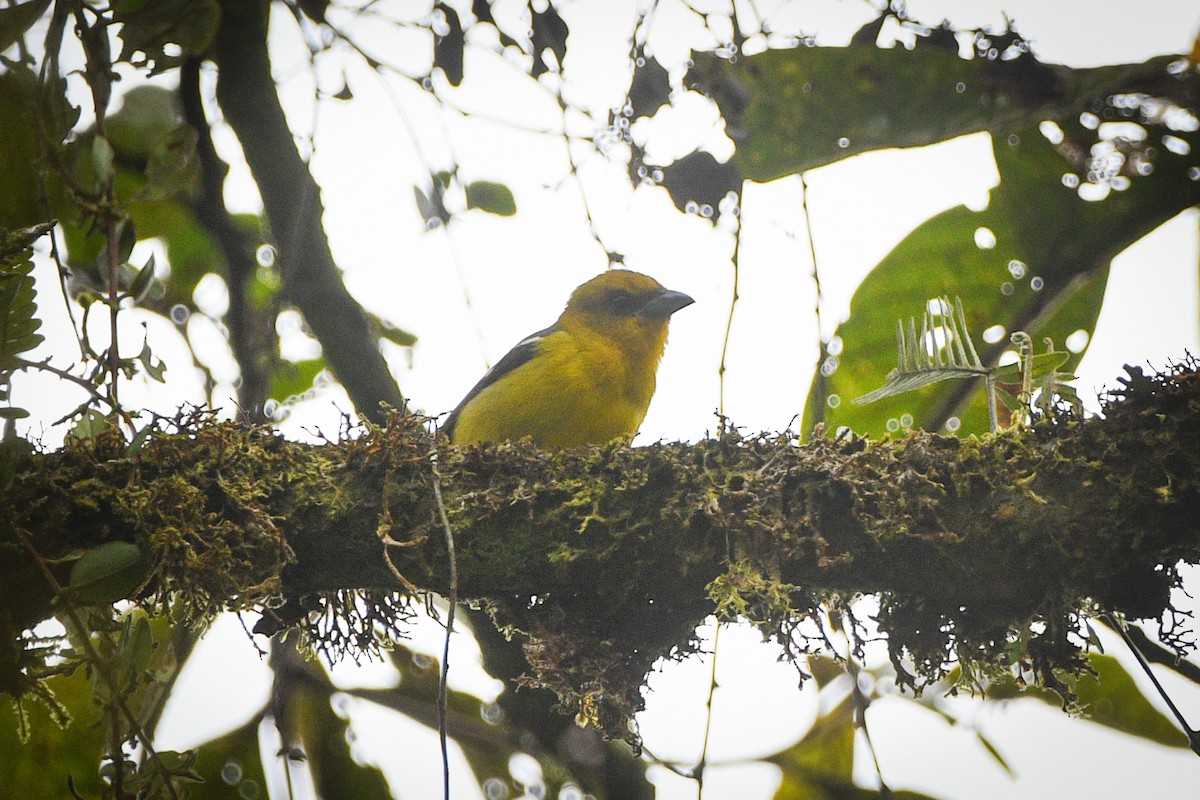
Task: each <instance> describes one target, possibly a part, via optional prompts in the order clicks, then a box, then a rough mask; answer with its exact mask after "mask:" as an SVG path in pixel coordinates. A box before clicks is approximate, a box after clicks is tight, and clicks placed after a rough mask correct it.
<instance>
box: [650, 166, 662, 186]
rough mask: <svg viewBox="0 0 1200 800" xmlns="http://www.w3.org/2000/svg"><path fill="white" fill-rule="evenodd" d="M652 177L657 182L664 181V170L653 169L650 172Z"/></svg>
mask: <svg viewBox="0 0 1200 800" xmlns="http://www.w3.org/2000/svg"><path fill="white" fill-rule="evenodd" d="M650 179H651V180H653V181H654V182H655V183H662V181H663V171H662V170H661V169H656V170H653V171H652V172H651V173H650Z"/></svg>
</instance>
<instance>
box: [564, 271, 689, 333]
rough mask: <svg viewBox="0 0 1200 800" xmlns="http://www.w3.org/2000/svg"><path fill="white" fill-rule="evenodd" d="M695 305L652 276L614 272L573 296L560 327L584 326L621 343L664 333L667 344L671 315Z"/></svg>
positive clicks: (591, 281)
mask: <svg viewBox="0 0 1200 800" xmlns="http://www.w3.org/2000/svg"><path fill="white" fill-rule="evenodd" d="M694 302H695V301H694V300H693V299H692V298H691V297H689V296H688V295H686V294H684V293H683V292H676V291H673V290H671V289H667V288H665V287H664V286H663V285H662V284H661V283H659V282H658V281H656V280H654V278H651V277H650V276H649V275H643V274H641V273H640V272H631V271H630V270H625V269H614V270H609V271H608V272H604V273H601V274H600V275H597V276H596V277H595V278H592V279H591V280H590V281H588V282H587V283H585V284H583V285H582V286H580V287H579V288H577V289H576V290H575V291H574V292H572V293H571V299H570V300H568V301H567V308H566V310H565V311H563V315H562V317H560V318H559V324H560V325H567V326H570V325H573V324H574V325H579V324H582V325H585V326H587V327H589V328H591V329H593V330H596V331H599V332H601V333H604V334H606V335H608V336H611V337H613V338H617V339H623V338H626V337H627V336H630V337H634V336H636V337H639V338H640V337H644V336H645V335H646V333H647V332H651V333H657V332H658V331H661V332H662V338H663V339H664V340H665V338H666V328H667V322H668V320H670V318H671V315H672V314H674V313H675V312H676V311H678V310H679V309H681V308H684V307H686V306H690V305H691V304H692V303H694ZM653 338H658V337H653Z"/></svg>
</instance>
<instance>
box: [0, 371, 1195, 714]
mask: <svg viewBox="0 0 1200 800" xmlns="http://www.w3.org/2000/svg"><path fill="white" fill-rule="evenodd" d="M1123 383H1125V384H1126V388H1125V389H1124V390H1122V391H1121V392H1120V394H1119V397H1118V398H1116V399H1113V400H1111V401H1110V403H1109V405H1108V406H1107V408H1106V416H1105V417H1104V418H1102V419H1101V418H1095V419H1087V420H1079V419H1075V418H1070V417H1060V418H1058V419H1045V420H1042V421H1041V422H1040V423H1038V424H1037V425H1035V426H1034V427H1032V428H1030V429H1024V430H1012V431H1007V432H1005V433H1002V434H1000V435H996V436H991V437H986V438H982V439H967V440H959V439H955V438H952V437H947V436H939V435H935V434H928V433H913V434H911V435H909V436H907V437H905V438H904V439H901V440H898V441H885V442H880V443H869V442H866V441H865V440H861V439H850V440H842V441H837V442H834V441H830V440H827V439H824V438H817V439H815V440H814V441H811V442H808V443H805V444H798V443H797V442H796V441H795V440H794V439H793V438H792V437H791V436H788V435H767V434H764V435H760V436H756V437H744V436H741V435H738V434H737V433H735V432H730V433H727V434H725V435H724V436H722V437H721V438H719V439H714V440H705V441H701V442H698V443H696V444H690V445H689V444H655V445H651V446H648V447H638V448H630V447H628V446H625V445H621V444H619V443H615V444H612V445H609V446H606V447H596V448H591V449H584V450H577V451H565V452H556V453H551V452H543V451H540V450H538V449H537V448H535V447H533V446H532V445H531V444H529V443H507V444H503V445H499V446H495V447H469V448H453V447H449V446H443V447H442V449H441V452H440V461H441V463H440V465H439V470H440V472H441V475H442V487H443V492H444V493H445V495H446V502H447V506H448V511H449V513H450V517H451V521H452V524H453V525H454V528H455V538H456V541H457V543H458V567H459V594H460V596H461V597H463V598H469V599H472V600H474V601H475V602H477V603H480V604H483V605H485V606H486V607H487V608H488V609H489V610H490V611H491V613H492V615H493V618H494V619H495V620H496V622H497V623H498V624H500V625H501V626H506V627H508V628H510V629H516V630H520V631H523V632H524V633H526V634H528V635H529V637H530V643H529V645H528V646H527V648H526V653H527V655H528V657H529V660H530V663H531V665H532V666H533V668H534V670H535V672H536V673H537V674H536V681H535V682H536V683H537V684H538V685H544V686H549V687H550V688H553V689H554V690H555V691H556V692H557V693H558V695H559V697H560V699H561V700H562V702H563V704H564V706H565V707H566V708H567V709H568V710H571V711H576V712H579V713H582V714H583V715H584V716H587V717H589V718H591V719H592V720H593V721H594V722H596V723H597V724H598V725H599V726H600V727H601V729H602V730H604V731H605V732H606V733H608V734H610V735H626V736H627V735H629V734H628V728H627V727H625V726H626V724H627V721H628V719H629V717H630V716H631V715H632V714H633V713H634V712H635V711H636V710H637V709H638V708H639V707H640V702H641V698H640V687H641V685H642V682H643V680H644V678H645V675H646V673H647V672H648V671H649V669H650V668H651V667H652V665H653V664H654V662H655V661H656V660H657V659H659V658H661V657H664V656H670V655H680V654H683V653H687V652H690V651H691V650H692V648H693V645H694V642H693V633H694V629H695V626H696V625H697V624H698V623H699V622H700V621H702V620H703V619H704V618H705V617H706V616H707V615H709V614H713V613H716V614H718V615H721V616H724V617H727V618H733V617H741V618H744V619H747V620H749V621H751V622H752V623H754V624H756V625H758V626H759V627H760V628H761V629H762V630H763V631H764V632H765V633H767V634H769V635H772V636H774V637H775V638H776V639H778V640H779V641H780V642H781V643H783V644H784V646H785V647H787V648H788V649H789V652H792V653H796V652H798V651H800V650H802V649H804V648H806V647H808V646H813V647H820V645H821V641H820V637H819V635H818V636H817V637H816V638H815V639H806V638H805V636H804V631H802V630H801V628H800V625H801V623H803V622H805V621H818V622H819V620H820V618H821V605H822V603H825V602H828V601H829V600H831V599H833V598H835V597H849V596H852V595H855V594H858V593H874V594H877V595H879V598H880V611H879V614H878V623H879V627H880V629H881V630H882V631H883V632H884V634H886V636H887V637H888V643H889V648H890V649H891V652H892V655H893V659H894V661H895V663H896V665H897V668H898V671H899V673H900V676H901V679H902V680H905V681H908V682H909V683H911V684H912V685H913V686H914V687H915V688H919V687H920V686H921V685H922V684H923V682H926V681H929V680H933V679H936V678H938V677H941V676H943V674H944V668H945V664H946V659H947V656H948V655H954V656H956V657H957V658H958V660H959V661H960V662H961V663H962V664H964V665H970V666H971V667H972V668H974V669H982V670H984V671H987V670H1000V669H1007V668H1010V667H1012V666H1013V663H1012V660H1011V659H1012V652H1013V648H1014V642H1016V643H1019V644H1020V647H1019V648H1017V652H1018V653H1019V654H1020V655H1019V663H1020V665H1022V666H1023V667H1024V668H1026V669H1028V670H1031V671H1032V672H1033V674H1034V677H1036V678H1037V679H1039V680H1040V681H1041V682H1043V683H1046V684H1049V685H1051V686H1057V678H1056V677H1055V673H1056V671H1057V670H1062V669H1068V670H1069V669H1078V668H1079V667H1080V666H1081V661H1080V654H1081V648H1082V647H1083V646H1084V643H1085V641H1084V639H1083V638H1079V637H1078V636H1077V635H1076V633H1077V631H1078V630H1079V628H1080V625H1081V619H1082V618H1083V617H1084V616H1086V615H1089V614H1092V613H1099V612H1100V611H1113V612H1118V613H1123V614H1125V615H1127V616H1129V617H1133V618H1146V617H1157V616H1162V615H1163V614H1164V613H1165V612H1167V611H1168V610H1169V609H1170V596H1169V595H1170V590H1171V588H1172V587H1173V586H1174V585H1175V584H1176V583H1177V580H1178V576H1177V572H1176V567H1177V565H1178V564H1179V563H1180V562H1186V563H1200V518H1198V517H1197V516H1196V514H1195V511H1194V510H1195V508H1196V507H1198V504H1200V477H1198V476H1200V379H1198V377H1197V375H1196V362H1195V361H1193V360H1189V362H1188V363H1187V364H1186V365H1184V366H1181V367H1179V368H1177V369H1174V370H1171V371H1168V372H1166V373H1163V374H1159V375H1151V376H1146V375H1143V374H1141V372H1140V371H1139V370H1137V369H1133V368H1131V369H1130V376H1129V378H1128V379H1126V380H1124V381H1123ZM178 427H179V432H178V433H173V434H165V433H164V434H159V435H155V436H153V437H152V438H151V439H150V440H148V441H147V442H146V443H145V445H144V446H143V447H142V449H141V451H140V452H139V453H138V454H137V456H136V457H135V458H130V457H129V456H128V454H127V452H126V447H125V445H124V443H122V442H120V441H115V440H104V441H101V442H99V443H95V444H88V445H83V444H76V445H74V446H69V447H68V448H66V449H64V450H62V451H60V452H56V453H52V454H42V455H31V456H28V457H26V458H24V459H22V460H20V463H16V464H13V465H12V469H13V473H14V478H13V480H12V482H11V485H10V487H9V489H8V490H7V492H5V496H4V497H2V498H0V500H2V501H3V502H4V505H5V507H6V508H10V509H13V518H12V521H11V523H10V524H7V525H4V526H2V527H0V546H3V547H5V548H8V549H9V550H10V551H11V552H13V553H23V552H24V548H25V547H26V546H27V545H28V546H31V547H32V548H33V549H35V550H36V552H38V553H40V554H41V556H42V558H44V559H47V560H48V561H50V563H53V564H55V565H56V566H55V567H54V568H55V569H57V570H58V571H59V572H60V573H61V578H60V582H61V583H63V584H68V583H69V580H70V578H69V568H70V564H71V559H73V558H75V557H77V556H78V555H79V554H80V553H81V552H85V551H87V550H88V549H89V548H94V547H96V546H97V545H98V544H100V543H102V542H106V541H112V540H118V539H119V540H126V541H132V542H136V543H137V544H138V546H139V548H140V549H141V551H142V552H143V553H144V554H145V556H146V560H147V564H148V567H147V570H146V572H145V576H144V579H143V580H141V581H137V582H136V583H137V585H138V586H140V587H141V589H140V591H141V595H140V596H141V598H142V599H143V600H145V601H147V602H150V601H158V602H161V603H163V604H169V605H170V606H171V607H172V609H173V612H174V613H175V614H176V615H177V616H183V617H188V616H191V617H203V616H206V615H209V614H212V613H215V612H217V611H219V610H221V609H224V608H239V609H243V608H263V607H267V608H271V607H278V602H277V600H278V598H280V597H287V598H293V599H296V598H305V597H307V598H309V600H307V601H302V602H299V606H298V607H304V608H323V609H324V614H323V615H318V618H319V619H318V621H317V622H315V623H314V622H310V623H309V625H310V629H311V632H312V633H313V634H314V635H315V636H318V637H322V636H326V634H328V633H329V632H330V631H333V630H334V629H336V628H337V626H336V625H331V624H330V623H331V621H333V620H335V618H338V617H339V615H341V616H342V617H343V618H344V617H346V616H351V617H352V616H354V615H355V614H358V615H360V616H361V615H362V614H364V613H368V614H380V613H385V614H386V612H387V608H386V604H374V605H371V604H368V605H369V606H370V610H369V611H368V612H364V611H362V609H361V607H359V606H358V605H357V604H356V603H355V602H352V601H351V600H350V599H348V595H347V593H346V591H345V590H351V589H356V590H367V591H368V592H369V593H370V594H369V596H371V597H379V596H381V595H380V593H386V592H391V591H395V590H401V589H403V588H404V587H403V585H402V583H401V581H399V580H398V579H397V573H398V574H399V575H402V576H403V578H404V580H405V581H407V582H408V583H410V584H411V585H412V586H415V587H419V589H420V590H431V591H443V590H444V589H445V588H446V567H445V562H446V559H445V554H444V552H442V544H441V542H442V538H441V537H440V536H439V535H438V530H439V527H438V522H437V519H436V517H435V513H434V507H433V503H432V500H431V496H432V492H431V482H430V481H431V478H430V467H429V463H428V452H429V440H428V432H427V429H426V428H425V426H424V424H423V421H422V420H420V419H418V418H414V417H412V416H402V415H399V414H396V415H393V416H392V417H391V418H390V420H389V423H388V425H387V426H386V427H381V428H373V429H370V430H368V431H365V432H364V433H363V435H361V436H357V437H354V438H349V437H347V438H346V440H345V441H342V442H339V443H337V444H326V445H323V446H315V445H307V444H301V443H296V442H288V441H284V440H282V439H280V438H278V437H276V436H273V435H270V434H268V433H267V432H264V431H261V430H248V429H246V428H244V427H241V426H237V425H234V424H229V423H219V424H218V423H212V424H202V425H195V424H191V422H190V421H187V420H179V421H178ZM383 538H390V539H391V540H392V541H393V542H394V544H391V545H388V546H386V547H385V545H384V544H383V541H382V539H383ZM21 539H24V542H23V543H22V542H21V541H20V540H21ZM385 550H386V552H387V557H386V558H385ZM56 559H63V560H62V561H56ZM389 559H390V562H391V563H392V564H393V565H394V567H395V571H393V570H392V569H391V568H390V567H389V565H388V561H389ZM0 573H2V574H0V609H3V610H4V612H6V613H7V614H8V615H10V616H11V618H13V619H14V620H17V621H19V622H20V624H19V625H18V626H17V630H20V629H21V628H23V627H28V626H30V625H31V624H33V623H34V622H36V621H37V620H38V619H40V618H41V616H45V615H48V614H49V613H50V612H51V606H50V600H51V596H50V592H49V590H48V588H47V586H46V581H45V578H44V577H43V575H42V573H41V571H40V570H39V569H38V568H36V566H35V565H33V564H32V563H31V562H30V561H29V559H28V558H17V557H12V558H8V559H5V561H4V564H3V566H2V567H0ZM130 588H131V590H132V588H133V587H132V586H131V587H130ZM317 596H322V597H324V598H325V599H324V600H323V601H321V602H317V601H316V600H315V598H316V597H317ZM267 613H270V612H269V611H268V612H267ZM284 621H285V622H290V621H292V620H284ZM343 621H344V620H343ZM361 621H362V620H361V619H360V620H359V622H361ZM396 621H397V620H393V622H396ZM401 622H402V621H401ZM322 626H327V627H322ZM342 629H343V630H345V629H347V627H346V626H344V625H343V626H342ZM350 629H355V630H364V629H365V630H367V631H370V630H371V626H370V625H369V624H368V625H366V626H365V628H363V626H361V625H359V626H358V627H357V628H354V626H350ZM804 630H805V631H809V630H811V629H809V628H805V629H804ZM326 643H327V644H328V637H327V636H326ZM339 646H344V647H361V646H363V642H362V641H360V640H357V639H354V640H351V641H344V642H341V643H340V645H339ZM964 672H967V670H964ZM976 674H978V673H976Z"/></svg>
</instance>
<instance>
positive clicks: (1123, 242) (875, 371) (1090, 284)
mask: <svg viewBox="0 0 1200 800" xmlns="http://www.w3.org/2000/svg"><path fill="white" fill-rule="evenodd" d="M1180 135H1181V137H1188V138H1189V144H1190V145H1191V146H1192V148H1193V152H1195V150H1196V149H1197V148H1200V134H1197V133H1194V132H1192V133H1181V134H1180ZM1011 141H1013V142H1016V144H1011V143H1010V140H1009V139H1008V137H998V138H997V141H996V143H995V144H994V147H995V152H996V160H997V166H998V167H999V170H1000V176H1001V183H1000V186H999V187H998V188H997V189H995V190H994V191H993V193H992V198H991V203H990V205H989V207H988V208H987V209H986V210H984V211H979V212H975V211H971V210H969V209H967V208H964V207H959V208H954V209H951V210H949V211H946V212H944V213H942V214H939V215H938V216H936V217H934V218H933V219H931V220H930V221H928V222H926V223H925V224H924V225H922V226H920V227H919V228H917V229H916V230H914V231H913V232H912V233H910V234H909V235H908V236H907V237H906V238H905V239H904V240H903V241H902V242H900V244H898V245H897V246H896V248H895V249H894V250H892V252H891V253H889V254H888V255H887V256H886V257H885V258H884V259H883V261H881V262H880V263H879V264H878V265H877V266H876V267H875V269H874V270H872V272H871V273H870V275H868V276H867V278H866V279H865V280H864V281H863V282H862V284H861V285H860V286H859V287H858V290H857V291H856V292H855V295H854V298H853V299H852V301H851V305H850V318H849V320H847V321H846V322H845V323H844V324H842V325H841V326H840V327H839V328H838V330H837V336H838V337H839V338H840V340H841V343H842V352H841V353H840V354H839V357H838V360H837V362H836V365H835V367H834V369H832V370H830V369H829V368H828V367H826V372H830V373H831V374H820V373H818V375H817V376H816V378H815V379H814V382H813V389H812V391H811V392H810V395H809V402H808V405H807V407H806V409H805V425H804V429H805V430H809V429H811V426H812V424H813V423H814V422H816V421H818V420H823V421H824V422H825V424H826V426H827V429H828V430H830V431H834V430H836V429H837V428H839V427H840V426H843V425H845V426H849V427H850V428H852V429H854V430H855V431H857V432H860V433H866V434H871V435H881V434H883V433H884V432H886V431H887V430H888V423H889V421H891V422H892V424H893V425H894V421H895V420H897V419H900V418H902V417H903V416H904V415H911V416H912V418H913V420H914V424H915V425H916V426H918V427H921V428H925V429H927V430H936V429H938V428H940V427H942V426H943V425H945V424H946V423H947V421H948V420H950V419H951V418H957V419H958V420H959V421H960V423H961V425H960V426H959V427H958V431H959V432H960V433H964V434H965V433H982V432H984V431H986V430H988V417H987V403H986V398H985V392H984V391H983V390H982V384H981V383H977V382H968V381H949V382H948V381H943V382H940V383H937V384H935V385H932V386H927V387H924V388H922V389H920V390H919V391H918V392H916V393H912V394H906V395H904V396H901V397H889V398H885V399H884V400H882V401H880V402H878V403H875V404H874V405H872V406H867V407H864V406H855V405H853V404H850V403H837V402H831V399H832V398H833V397H835V396H836V397H837V398H839V399H840V398H846V397H858V396H860V395H863V394H865V393H867V392H869V391H872V390H873V389H875V388H876V387H877V386H878V385H879V382H880V378H881V376H883V375H885V374H886V373H887V372H888V371H889V370H890V369H891V366H892V362H893V358H894V354H895V343H894V336H893V335H892V333H891V331H892V330H893V328H892V326H893V325H894V323H895V320H896V319H898V318H901V317H903V316H905V315H907V314H908V313H911V309H913V308H920V307H922V306H923V305H924V304H925V303H927V302H928V301H930V300H931V299H933V298H936V297H940V296H942V295H946V294H952V295H958V296H960V297H962V298H963V302H964V305H965V306H966V311H967V313H966V322H967V329H968V331H969V332H970V333H971V335H972V336H978V335H979V334H980V333H981V332H982V331H984V330H985V329H987V328H989V327H992V326H1000V327H1001V328H1002V329H1003V331H1004V333H1008V332H1011V331H1015V330H1024V331H1026V332H1027V333H1028V334H1029V335H1030V336H1031V337H1033V339H1034V340H1035V341H1037V340H1038V339H1040V338H1043V337H1049V338H1051V339H1053V340H1055V341H1064V340H1065V339H1066V337H1067V336H1068V335H1069V334H1071V333H1072V332H1074V331H1075V330H1078V329H1083V330H1087V331H1092V330H1094V328H1095V323H1096V318H1097V317H1098V315H1099V312H1100V304H1101V302H1102V300H1103V297H1104V287H1105V284H1106V282H1107V280H1108V270H1109V265H1110V263H1111V261H1112V259H1113V257H1115V256H1116V255H1117V254H1118V253H1120V252H1121V251H1122V250H1123V249H1125V248H1126V247H1128V246H1129V245H1130V244H1132V243H1133V242H1134V241H1136V240H1137V239H1139V238H1141V237H1142V236H1143V235H1145V234H1146V233H1148V232H1150V231H1151V230H1153V229H1154V228H1155V227H1157V226H1158V225H1160V224H1162V223H1164V222H1166V221H1167V220H1169V219H1170V218H1171V217H1173V216H1175V215H1176V214H1177V213H1179V212H1180V211H1181V210H1183V209H1184V208H1187V207H1189V206H1191V205H1193V204H1195V203H1197V202H1200V182H1197V181H1192V180H1190V179H1189V178H1188V177H1187V161H1186V159H1185V158H1183V157H1181V156H1177V155H1175V154H1174V153H1172V152H1170V151H1167V150H1166V149H1165V148H1164V149H1163V150H1162V151H1161V152H1159V153H1158V155H1157V156H1156V158H1157V159H1158V161H1157V163H1156V166H1155V169H1154V170H1153V172H1152V173H1151V174H1150V175H1146V176H1137V177H1135V178H1133V179H1132V181H1131V185H1130V186H1129V188H1127V189H1126V190H1124V191H1122V192H1114V193H1113V194H1112V195H1110V196H1109V197H1108V198H1106V199H1105V200H1102V201H1098V202H1087V201H1084V200H1081V199H1080V198H1079V197H1078V195H1077V194H1076V193H1075V192H1074V191H1073V190H1071V189H1068V188H1067V187H1065V186H1064V185H1063V183H1062V175H1063V173H1064V172H1067V171H1069V170H1071V169H1072V166H1071V165H1070V164H1069V163H1067V162H1066V161H1064V159H1063V157H1062V156H1061V155H1060V154H1059V152H1058V150H1056V149H1055V148H1054V147H1053V146H1052V145H1051V144H1050V143H1049V142H1048V141H1046V139H1045V138H1044V137H1043V136H1042V135H1041V133H1040V132H1039V131H1038V129H1037V128H1036V127H1032V128H1029V129H1025V130H1022V131H1021V132H1020V134H1019V135H1017V136H1015V137H1013V139H1012V140H1011ZM1031 198H1037V199H1038V200H1037V202H1032V201H1031ZM1079 231H1089V232H1090V233H1089V235H1088V236H1082V237H1081V236H1080V235H1079V234H1078V232H1079ZM977 235H978V236H980V239H981V241H983V242H984V244H985V245H986V244H988V243H989V240H990V239H994V241H995V244H994V246H992V247H987V246H985V247H980V246H979V245H977V244H976V236H977ZM915 264H919V265H920V268H919V269H915V268H914V265H915ZM1015 274H1020V275H1021V276H1022V277H1021V278H1020V279H1016V278H1015ZM1035 277H1036V278H1037V279H1038V280H1037V282H1036V286H1037V287H1038V288H1037V289H1036V290H1035V283H1034V281H1033V278H1035ZM1008 347H1009V345H1008V342H1007V338H1006V337H1005V336H1003V335H1002V336H1000V337H999V338H998V339H995V340H993V343H992V344H990V345H988V344H984V345H983V346H982V347H981V349H980V352H979V355H980V359H981V361H982V363H983V364H984V366H993V365H995V364H996V363H997V361H998V360H999V358H1000V356H1001V355H1002V354H1003V352H1004V351H1005V350H1006V349H1008ZM1082 355H1083V354H1082V353H1079V354H1072V356H1071V357H1070V358H1069V359H1068V360H1067V362H1065V366H1066V368H1067V370H1068V371H1070V370H1072V369H1074V365H1075V364H1077V363H1078V362H1079V359H1080V358H1082Z"/></svg>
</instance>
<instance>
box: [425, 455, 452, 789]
mask: <svg viewBox="0 0 1200 800" xmlns="http://www.w3.org/2000/svg"><path fill="white" fill-rule="evenodd" d="M429 465H430V470H431V472H432V476H433V498H434V501H435V502H436V503H437V510H438V517H439V518H440V519H441V522H442V529H443V530H444V531H445V534H446V556H447V558H448V559H449V564H450V587H449V592H448V593H447V595H446V601H447V602H448V603H449V604H450V610H449V612H448V613H447V614H446V638H445V641H444V642H443V644H442V672H441V675H440V676H439V677H438V697H437V706H438V741H439V743H440V744H441V748H442V791H443V796H444V797H445V800H450V751H449V749H448V747H447V742H446V726H447V711H446V695H447V692H446V678H447V676H449V674H450V634H451V633H453V632H454V610H455V608H457V606H458V558H457V557H456V556H455V553H454V529H453V528H451V527H450V517H449V516H448V515H447V514H446V503H445V501H444V500H443V498H442V476H441V473H439V472H438V451H437V437H436V436H435V437H434V439H433V443H432V445H431V446H430V450H429Z"/></svg>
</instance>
